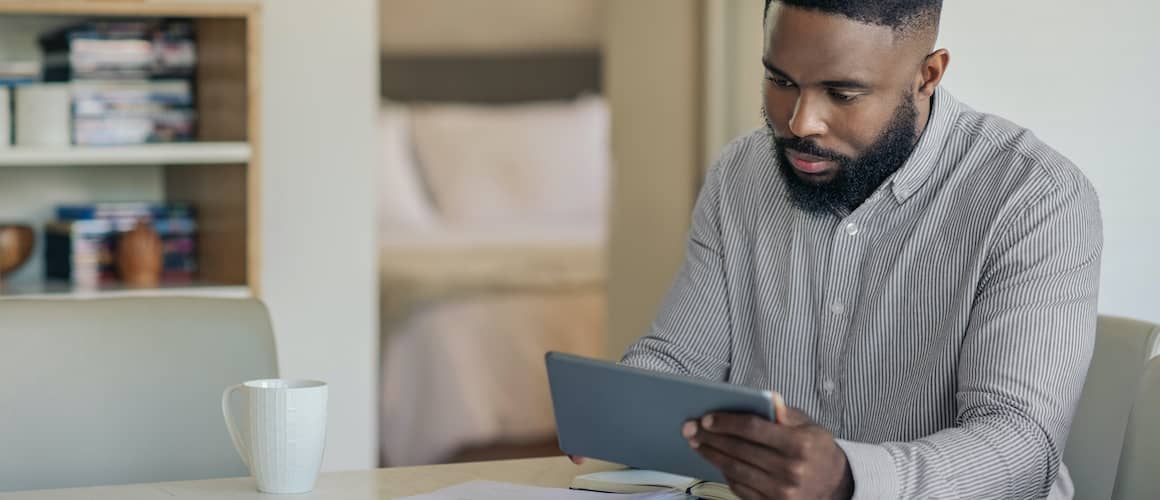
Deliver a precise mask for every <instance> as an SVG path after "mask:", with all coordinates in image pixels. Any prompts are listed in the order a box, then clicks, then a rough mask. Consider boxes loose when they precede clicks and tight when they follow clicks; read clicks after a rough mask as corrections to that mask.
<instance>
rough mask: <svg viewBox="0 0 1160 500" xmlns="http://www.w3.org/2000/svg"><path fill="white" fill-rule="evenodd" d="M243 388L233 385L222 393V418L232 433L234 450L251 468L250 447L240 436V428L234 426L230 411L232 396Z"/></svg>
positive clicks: (239, 385) (240, 385)
mask: <svg viewBox="0 0 1160 500" xmlns="http://www.w3.org/2000/svg"><path fill="white" fill-rule="evenodd" d="M241 388H242V384H237V385H232V386H229V387H227V388H226V390H225V392H223V393H222V417H223V418H225V420H226V429H229V431H230V439H231V440H232V441H233V442H234V449H236V450H238V456H240V457H242V462H243V463H245V464H246V467H247V468H249V467H250V447H249V446H248V445H247V444H246V442H245V441H243V440H242V436H241V435H240V434H238V428H237V426H235V425H234V418H233V412H231V411H230V395H232V394H233V393H234V391H236V390H238V389H241Z"/></svg>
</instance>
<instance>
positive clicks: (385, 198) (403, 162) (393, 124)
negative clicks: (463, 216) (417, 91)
mask: <svg viewBox="0 0 1160 500" xmlns="http://www.w3.org/2000/svg"><path fill="white" fill-rule="evenodd" d="M378 142H379V157H378V161H379V163H378V172H377V175H376V182H377V183H378V186H377V188H378V192H377V195H378V211H379V212H378V219H379V231H380V235H381V236H389V235H390V234H391V233H393V232H398V231H400V230H414V229H423V228H428V227H431V226H434V225H436V224H437V223H438V214H437V213H436V211H435V207H434V206H433V205H432V203H431V200H430V197H429V196H428V195H427V191H426V190H425V189H424V188H423V182H422V180H421V178H420V173H419V169H418V167H416V165H415V159H414V152H413V149H412V144H411V134H410V125H409V119H408V116H407V110H406V108H405V107H403V106H400V105H394V104H384V105H383V106H382V107H381V108H380V110H379V141H378Z"/></svg>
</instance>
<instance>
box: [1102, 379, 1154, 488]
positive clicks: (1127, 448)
mask: <svg viewBox="0 0 1160 500" xmlns="http://www.w3.org/2000/svg"><path fill="white" fill-rule="evenodd" d="M1157 427H1160V357H1157V358H1152V362H1151V363H1148V369H1147V370H1146V371H1145V372H1144V377H1143V379H1141V381H1140V391H1139V395H1138V396H1137V398H1136V405H1135V406H1134V407H1132V416H1131V417H1130V418H1129V419H1128V432H1127V433H1125V435H1124V451H1123V452H1122V453H1121V454H1120V468H1119V473H1118V474H1116V487H1115V489H1114V490H1113V492H1112V499H1113V500H1130V499H1133V500H1134V499H1137V498H1160V429H1158V428H1157Z"/></svg>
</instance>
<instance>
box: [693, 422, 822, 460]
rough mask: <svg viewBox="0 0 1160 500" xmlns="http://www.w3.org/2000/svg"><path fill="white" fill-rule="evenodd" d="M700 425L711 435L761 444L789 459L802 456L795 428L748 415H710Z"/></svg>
mask: <svg viewBox="0 0 1160 500" xmlns="http://www.w3.org/2000/svg"><path fill="white" fill-rule="evenodd" d="M700 423H701V427H702V428H703V429H705V430H706V431H708V432H710V433H715V434H726V435H730V436H735V437H738V438H741V439H744V440H747V441H753V442H756V443H760V444H762V445H765V446H767V447H769V448H772V449H773V450H774V451H777V452H778V453H780V454H782V455H785V456H788V457H799V456H801V451H802V450H801V446H800V441H801V440H800V439H798V437H797V436H796V435H795V434H796V433H797V432H800V431H799V430H798V429H797V428H795V427H788V426H785V425H779V424H775V423H773V422H770V421H768V420H766V419H764V418H761V417H759V416H757V415H752V414H748V413H710V414H708V415H705V416H704V417H702V418H701V422H700ZM698 437H699V436H698Z"/></svg>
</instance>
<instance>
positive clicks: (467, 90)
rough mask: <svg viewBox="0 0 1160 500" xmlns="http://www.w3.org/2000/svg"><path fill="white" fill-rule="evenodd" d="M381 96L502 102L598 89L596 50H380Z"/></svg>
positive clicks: (403, 99)
mask: <svg viewBox="0 0 1160 500" xmlns="http://www.w3.org/2000/svg"><path fill="white" fill-rule="evenodd" d="M380 69H381V72H380V77H379V78H380V85H379V94H380V95H381V96H382V97H383V98H384V99H390V100H393V101H399V102H409V101H436V102H438V101H457V102H478V103H505V102H519V101H542V100H554V99H570V98H574V97H576V96H577V95H580V94H583V93H600V87H601V61H600V53H599V52H597V51H591V52H589V51H585V52H564V53H559V52H553V53H543V54H518V55H490V54H484V55H439V56H427V55H423V56H416V55H394V54H383V55H382V57H381V67H380Z"/></svg>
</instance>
